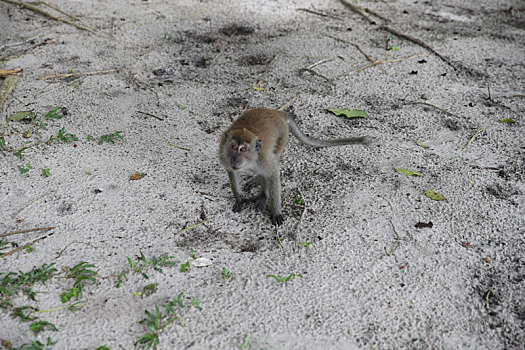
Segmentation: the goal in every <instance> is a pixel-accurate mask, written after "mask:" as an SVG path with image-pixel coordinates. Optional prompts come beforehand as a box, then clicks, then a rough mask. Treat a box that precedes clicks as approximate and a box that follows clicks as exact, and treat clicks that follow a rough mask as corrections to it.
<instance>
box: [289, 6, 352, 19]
mask: <svg viewBox="0 0 525 350" xmlns="http://www.w3.org/2000/svg"><path fill="white" fill-rule="evenodd" d="M296 10H297V11H304V12H309V13H313V14H314V15H318V16H322V17H330V18H333V19H337V20H339V21H342V20H343V19H342V18H341V17H339V16H336V15H332V14H329V13H324V12H320V11H315V10H310V9H306V8H298V9H296Z"/></svg>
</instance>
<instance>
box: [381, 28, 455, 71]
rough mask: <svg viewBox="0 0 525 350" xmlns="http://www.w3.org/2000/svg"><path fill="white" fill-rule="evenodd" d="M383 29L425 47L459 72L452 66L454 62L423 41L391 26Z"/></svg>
mask: <svg viewBox="0 0 525 350" xmlns="http://www.w3.org/2000/svg"><path fill="white" fill-rule="evenodd" d="M381 28H382V29H385V30H386V31H389V32H390V33H392V34H394V35H397V36H399V37H401V38H404V39H407V40H409V41H412V42H413V43H415V44H418V45H419V46H421V47H424V48H425V49H427V50H428V51H430V52H432V53H433V54H434V55H436V56H437V57H439V58H441V59H442V60H443V61H444V62H445V63H446V64H448V65H449V66H451V67H452V68H454V70H458V68H457V67H456V66H454V65H453V64H452V62H450V60H449V59H448V58H447V57H445V56H443V55H441V54H440V53H439V52H437V51H436V50H434V49H433V48H432V47H431V46H430V45H428V44H426V43H424V42H423V41H421V40H419V39H418V38H414V37H413V36H411V35H408V34H405V33H403V32H401V31H399V30H397V29H395V28H392V27H390V26H382V27H381Z"/></svg>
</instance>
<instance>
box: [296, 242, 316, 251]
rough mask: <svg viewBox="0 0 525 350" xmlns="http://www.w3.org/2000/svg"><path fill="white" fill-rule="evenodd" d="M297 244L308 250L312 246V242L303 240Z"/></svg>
mask: <svg viewBox="0 0 525 350" xmlns="http://www.w3.org/2000/svg"><path fill="white" fill-rule="evenodd" d="M299 244H300V245H302V246H303V247H305V248H306V249H307V250H309V249H310V248H311V247H312V244H313V242H309V241H304V242H299Z"/></svg>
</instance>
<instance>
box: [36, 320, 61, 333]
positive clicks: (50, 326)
mask: <svg viewBox="0 0 525 350" xmlns="http://www.w3.org/2000/svg"><path fill="white" fill-rule="evenodd" d="M46 327H47V328H48V329H51V330H52V331H55V332H57V331H58V328H57V327H56V326H55V325H54V324H52V323H50V322H47V321H37V322H33V323H32V324H31V326H29V329H30V330H32V331H33V333H35V334H38V333H40V332H42V331H43V330H44V328H46Z"/></svg>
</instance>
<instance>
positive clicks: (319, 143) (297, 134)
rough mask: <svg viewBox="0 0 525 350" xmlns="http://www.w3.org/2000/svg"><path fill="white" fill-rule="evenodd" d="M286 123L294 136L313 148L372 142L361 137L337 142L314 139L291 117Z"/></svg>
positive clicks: (287, 117)
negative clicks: (304, 132)
mask: <svg viewBox="0 0 525 350" xmlns="http://www.w3.org/2000/svg"><path fill="white" fill-rule="evenodd" d="M286 123H288V126H289V127H290V131H291V132H292V134H293V135H294V136H295V137H296V138H297V139H298V140H299V141H301V142H302V143H304V144H305V145H308V146H312V147H333V146H344V145H355V144H364V145H367V144H369V143H370V142H371V140H370V138H369V137H366V136H360V137H349V138H346V139H336V140H319V139H314V138H312V137H308V136H306V135H305V134H303V132H302V131H301V130H300V129H299V126H297V123H296V122H295V120H294V119H293V117H292V116H291V115H287V116H286Z"/></svg>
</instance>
